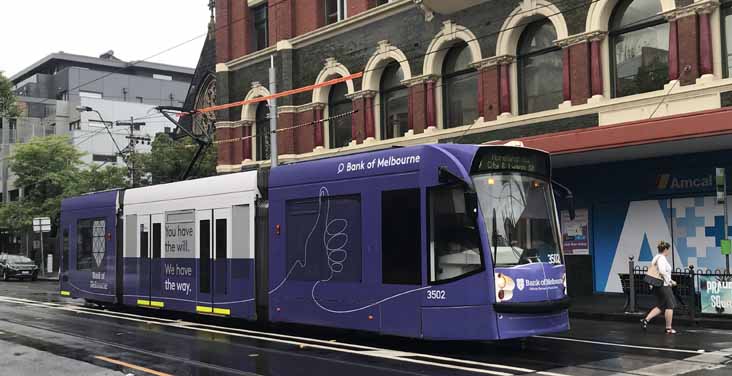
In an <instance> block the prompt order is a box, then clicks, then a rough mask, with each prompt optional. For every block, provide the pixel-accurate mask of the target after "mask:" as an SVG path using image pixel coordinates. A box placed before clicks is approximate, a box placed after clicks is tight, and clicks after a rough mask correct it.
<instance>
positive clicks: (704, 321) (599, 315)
mask: <svg viewBox="0 0 732 376" xmlns="http://www.w3.org/2000/svg"><path fill="white" fill-rule="evenodd" d="M644 314H645V312H637V313H625V312H577V311H574V312H572V311H570V312H569V317H571V318H575V319H589V320H602V321H620V322H630V323H634V324H637V323H638V321H640V319H641V318H642V317H643V315H644ZM658 320H660V321H658ZM655 321H658V322H662V321H663V320H662V319H656V320H655ZM674 323H678V324H679V325H682V326H687V327H702V328H711V329H732V318H729V319H727V318H716V317H704V316H702V317H696V318H695V319H694V320H692V319H691V318H689V316H688V314H686V313H676V312H675V313H674Z"/></svg>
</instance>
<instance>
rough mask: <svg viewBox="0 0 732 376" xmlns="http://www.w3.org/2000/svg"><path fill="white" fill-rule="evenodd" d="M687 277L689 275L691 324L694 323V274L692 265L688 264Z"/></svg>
mask: <svg viewBox="0 0 732 376" xmlns="http://www.w3.org/2000/svg"><path fill="white" fill-rule="evenodd" d="M689 277H691V287H690V292H689V293H690V294H691V301H690V303H689V304H690V305H691V307H690V308H689V318H690V319H691V324H692V325H696V320H695V319H696V276H695V275H694V265H689Z"/></svg>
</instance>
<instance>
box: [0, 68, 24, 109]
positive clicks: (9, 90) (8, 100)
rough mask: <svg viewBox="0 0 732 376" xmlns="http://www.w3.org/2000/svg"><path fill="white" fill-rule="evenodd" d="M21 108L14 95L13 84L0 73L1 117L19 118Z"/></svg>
mask: <svg viewBox="0 0 732 376" xmlns="http://www.w3.org/2000/svg"><path fill="white" fill-rule="evenodd" d="M20 115H21V113H20V108H18V104H17V103H16V101H15V95H14V94H13V83H12V82H10V80H9V79H7V78H6V77H5V76H4V75H3V72H0V117H18V116H20Z"/></svg>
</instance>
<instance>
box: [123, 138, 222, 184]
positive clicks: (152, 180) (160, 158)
mask: <svg viewBox="0 0 732 376" xmlns="http://www.w3.org/2000/svg"><path fill="white" fill-rule="evenodd" d="M197 148H198V145H197V144H196V143H195V142H194V141H193V140H191V139H190V138H187V137H186V138H183V139H180V140H173V139H172V138H170V136H168V135H167V134H165V133H159V134H158V135H157V136H155V140H153V143H152V151H151V152H150V153H148V154H136V155H135V156H134V164H135V170H136V171H139V172H141V173H142V176H145V177H146V179H144V181H143V182H142V183H143V184H163V183H171V182H175V181H179V180H180V178H181V176H182V175H183V173H184V172H185V170H186V168H188V164H189V163H190V162H191V160H192V159H193V156H194V154H195V153H196V150H197ZM213 175H216V148H215V147H214V146H208V147H206V149H205V150H204V151H203V152H202V155H201V156H200V157H199V159H198V162H197V163H196V165H195V166H194V168H193V170H191V173H190V176H189V178H190V179H195V178H202V177H206V176H213Z"/></svg>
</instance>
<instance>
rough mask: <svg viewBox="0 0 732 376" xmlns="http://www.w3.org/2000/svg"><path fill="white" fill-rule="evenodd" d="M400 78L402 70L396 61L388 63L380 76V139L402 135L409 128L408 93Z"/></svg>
mask: <svg viewBox="0 0 732 376" xmlns="http://www.w3.org/2000/svg"><path fill="white" fill-rule="evenodd" d="M402 80H404V72H403V71H402V67H401V65H399V63H397V62H393V63H391V64H389V65H388V66H387V67H386V68H385V69H384V73H383V74H382V76H381V86H380V88H381V108H382V111H381V138H382V139H390V138H394V137H401V136H404V133H406V132H407V129H408V128H409V124H408V117H409V102H408V96H409V95H408V91H407V88H406V87H405V86H404V85H402Z"/></svg>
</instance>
